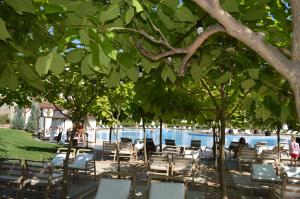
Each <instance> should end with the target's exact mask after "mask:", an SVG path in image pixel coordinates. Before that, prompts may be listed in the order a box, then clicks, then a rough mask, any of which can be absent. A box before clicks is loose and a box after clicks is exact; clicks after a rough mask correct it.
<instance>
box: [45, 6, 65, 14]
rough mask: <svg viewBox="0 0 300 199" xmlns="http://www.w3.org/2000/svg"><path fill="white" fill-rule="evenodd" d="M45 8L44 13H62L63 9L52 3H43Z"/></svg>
mask: <svg viewBox="0 0 300 199" xmlns="http://www.w3.org/2000/svg"><path fill="white" fill-rule="evenodd" d="M43 6H44V8H45V10H44V12H45V14H53V13H64V12H65V10H64V9H63V8H62V7H61V6H58V5H53V4H45V5H43Z"/></svg>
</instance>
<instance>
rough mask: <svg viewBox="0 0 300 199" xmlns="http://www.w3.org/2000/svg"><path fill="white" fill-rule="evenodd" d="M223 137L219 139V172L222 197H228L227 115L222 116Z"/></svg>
mask: <svg viewBox="0 0 300 199" xmlns="http://www.w3.org/2000/svg"><path fill="white" fill-rule="evenodd" d="M220 122H221V139H220V141H219V147H220V148H219V150H220V155H219V172H220V176H219V177H220V186H221V191H222V198H223V199H227V198H228V197H227V187H226V174H225V126H226V120H225V117H224V116H222V117H221V120H220Z"/></svg>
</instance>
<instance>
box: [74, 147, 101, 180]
mask: <svg viewBox="0 0 300 199" xmlns="http://www.w3.org/2000/svg"><path fill="white" fill-rule="evenodd" d="M94 156H95V155H94V153H79V154H77V155H76V156H75V158H74V161H73V162H72V163H70V164H69V169H70V170H71V171H73V172H74V173H75V172H77V173H78V172H79V171H84V173H85V174H86V173H87V172H89V173H94V178H95V179H96V165H95V157H94Z"/></svg>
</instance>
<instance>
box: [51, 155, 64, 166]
mask: <svg viewBox="0 0 300 199" xmlns="http://www.w3.org/2000/svg"><path fill="white" fill-rule="evenodd" d="M65 159H66V154H65V153H59V154H56V155H55V156H54V158H53V159H52V160H51V161H50V164H51V165H52V166H54V167H62V166H63V165H64V161H65Z"/></svg>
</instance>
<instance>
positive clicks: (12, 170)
mask: <svg viewBox="0 0 300 199" xmlns="http://www.w3.org/2000/svg"><path fill="white" fill-rule="evenodd" d="M24 172H25V170H24V166H23V164H22V160H20V159H11V158H1V159H0V175H9V176H22V175H24V174H25V173H24Z"/></svg>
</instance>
